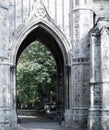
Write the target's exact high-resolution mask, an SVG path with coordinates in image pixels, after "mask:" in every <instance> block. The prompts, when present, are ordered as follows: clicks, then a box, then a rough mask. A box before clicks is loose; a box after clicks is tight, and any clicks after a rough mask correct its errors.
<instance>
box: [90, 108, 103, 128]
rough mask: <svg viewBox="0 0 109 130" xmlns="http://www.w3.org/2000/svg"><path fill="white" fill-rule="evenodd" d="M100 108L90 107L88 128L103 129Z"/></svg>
mask: <svg viewBox="0 0 109 130" xmlns="http://www.w3.org/2000/svg"><path fill="white" fill-rule="evenodd" d="M100 113H101V110H100V108H90V110H89V116H88V130H101V115H100Z"/></svg>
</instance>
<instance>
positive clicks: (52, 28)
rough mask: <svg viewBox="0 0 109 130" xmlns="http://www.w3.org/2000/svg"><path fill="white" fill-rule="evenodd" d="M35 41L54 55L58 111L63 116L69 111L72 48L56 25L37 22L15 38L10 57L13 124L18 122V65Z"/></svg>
mask: <svg viewBox="0 0 109 130" xmlns="http://www.w3.org/2000/svg"><path fill="white" fill-rule="evenodd" d="M34 40H39V41H41V42H42V43H44V44H45V46H47V47H48V48H49V50H50V51H51V53H52V54H53V56H54V58H55V61H56V64H57V73H58V88H59V89H58V110H59V111H61V112H62V113H63V114H64V113H65V111H66V110H68V109H69V105H70V104H69V102H70V101H69V88H70V87H69V85H70V83H69V81H70V80H69V79H70V73H69V65H70V55H69V51H70V49H71V47H70V46H69V43H68V42H67V40H66V38H65V36H64V35H63V33H62V32H61V31H60V30H59V29H58V28H57V26H56V25H55V24H51V23H50V22H49V21H48V22H47V21H44V20H37V21H35V22H32V23H28V24H26V25H25V26H24V27H23V28H22V29H21V30H20V32H19V33H18V34H17V36H15V40H14V41H13V43H12V50H11V56H10V63H11V69H10V84H11V86H10V88H11V109H12V110H11V111H12V113H14V114H13V116H14V117H13V119H14V120H13V122H16V121H17V114H16V65H17V60H18V58H19V56H20V54H21V53H22V51H23V50H24V49H25V48H26V47H27V46H28V45H29V44H31V43H32V42H33V41H34Z"/></svg>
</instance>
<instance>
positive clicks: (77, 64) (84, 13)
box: [72, 0, 93, 127]
mask: <svg viewBox="0 0 109 130" xmlns="http://www.w3.org/2000/svg"><path fill="white" fill-rule="evenodd" d="M72 17H73V24H72V25H73V35H72V46H73V57H72V74H73V106H72V109H73V120H74V122H76V123H77V124H75V123H73V124H72V125H73V126H75V127H86V125H87V115H88V107H89V100H90V97H89V93H90V92H89V80H90V71H89V70H90V61H89V59H90V56H89V55H90V54H89V48H90V42H89V31H90V29H91V28H92V27H93V11H92V10H91V1H90V0H89V1H86V2H85V1H84V0H74V1H73V9H72Z"/></svg>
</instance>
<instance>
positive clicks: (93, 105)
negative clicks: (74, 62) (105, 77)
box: [88, 28, 101, 130]
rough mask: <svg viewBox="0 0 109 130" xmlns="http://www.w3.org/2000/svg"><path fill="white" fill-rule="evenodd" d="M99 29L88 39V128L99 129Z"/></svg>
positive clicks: (89, 129) (94, 30)
mask: <svg viewBox="0 0 109 130" xmlns="http://www.w3.org/2000/svg"><path fill="white" fill-rule="evenodd" d="M99 38H100V37H99V30H98V28H95V29H93V30H92V32H91V38H90V39H91V41H90V63H91V66H90V70H91V71H90V108H89V116H88V130H100V123H101V121H100V116H101V115H100V112H101V86H100V81H101V76H100V75H101V73H100V43H99V42H100V39H99Z"/></svg>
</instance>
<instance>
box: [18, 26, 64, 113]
mask: <svg viewBox="0 0 109 130" xmlns="http://www.w3.org/2000/svg"><path fill="white" fill-rule="evenodd" d="M35 40H38V41H40V42H41V43H43V44H44V45H45V46H46V47H47V48H48V49H49V50H50V51H51V53H52V55H53V57H54V59H55V62H56V65H57V79H58V92H57V95H58V99H57V106H58V107H57V110H58V112H59V113H60V112H61V114H62V113H64V111H65V104H66V100H65V80H64V79H65V77H64V75H65V70H64V69H65V61H64V56H63V53H62V50H61V48H60V47H59V45H58V43H57V41H56V40H55V39H54V38H53V37H52V36H51V35H50V34H49V33H48V32H47V31H45V30H44V29H42V28H37V29H34V30H33V31H32V32H31V33H29V34H28V35H27V36H26V38H25V39H24V40H23V42H22V44H21V45H20V47H19V49H18V53H17V57H16V65H17V62H18V59H19V57H20V55H21V54H22V52H23V50H24V49H25V48H26V47H27V46H28V45H30V44H31V43H32V42H33V41H35Z"/></svg>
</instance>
